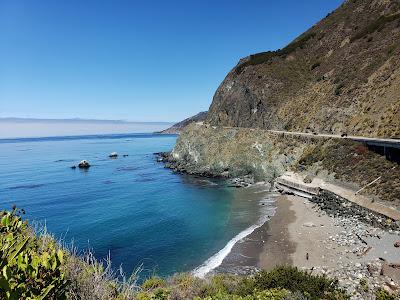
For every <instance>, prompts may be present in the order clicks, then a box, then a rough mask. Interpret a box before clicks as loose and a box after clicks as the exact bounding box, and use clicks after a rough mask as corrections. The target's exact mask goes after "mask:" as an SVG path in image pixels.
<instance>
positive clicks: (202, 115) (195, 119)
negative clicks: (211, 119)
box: [160, 111, 207, 134]
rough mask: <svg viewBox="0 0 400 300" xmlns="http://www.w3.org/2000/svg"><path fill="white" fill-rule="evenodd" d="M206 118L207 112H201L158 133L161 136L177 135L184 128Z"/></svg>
mask: <svg viewBox="0 0 400 300" xmlns="http://www.w3.org/2000/svg"><path fill="white" fill-rule="evenodd" d="M206 118H207V112H206V111H202V112H199V113H198V114H197V115H194V116H193V117H190V118H187V119H185V120H183V121H181V122H179V123H176V124H174V125H173V126H171V127H170V128H167V129H165V130H163V131H161V132H160V133H163V134H179V133H180V132H181V131H182V130H183V129H184V128H185V127H186V126H188V125H189V124H191V123H194V122H203V121H204V120H205V119H206Z"/></svg>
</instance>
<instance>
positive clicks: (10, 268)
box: [0, 207, 67, 300]
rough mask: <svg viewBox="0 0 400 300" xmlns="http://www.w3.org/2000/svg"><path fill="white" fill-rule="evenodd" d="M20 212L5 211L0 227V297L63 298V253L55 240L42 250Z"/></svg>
mask: <svg viewBox="0 0 400 300" xmlns="http://www.w3.org/2000/svg"><path fill="white" fill-rule="evenodd" d="M20 213H21V211H19V210H17V209H16V208H15V207H14V208H13V210H12V211H11V212H6V211H4V212H3V213H2V217H1V224H0V234H1V235H0V257H1V262H0V270H1V273H0V298H1V299H9V300H14V299H38V300H40V299H65V286H66V284H67V282H66V280H65V276H64V272H63V269H62V264H63V260H64V252H63V251H62V250H61V249H57V247H56V243H55V242H54V241H48V243H47V244H46V248H45V249H41V248H40V247H39V246H40V243H39V242H38V238H37V237H36V236H34V235H33V234H32V233H31V232H29V228H28V225H27V222H26V221H22V219H21V216H20Z"/></svg>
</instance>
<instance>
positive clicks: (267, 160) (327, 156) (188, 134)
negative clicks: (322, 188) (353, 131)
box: [169, 123, 400, 206]
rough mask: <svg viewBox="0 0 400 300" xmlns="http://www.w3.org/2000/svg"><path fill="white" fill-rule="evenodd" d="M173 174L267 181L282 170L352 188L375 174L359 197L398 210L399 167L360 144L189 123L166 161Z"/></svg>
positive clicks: (363, 184)
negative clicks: (367, 198)
mask: <svg viewBox="0 0 400 300" xmlns="http://www.w3.org/2000/svg"><path fill="white" fill-rule="evenodd" d="M169 160H170V162H169V163H170V166H171V167H172V168H174V169H176V170H177V171H184V172H188V173H193V174H200V175H207V176H222V177H227V178H229V177H230V178H232V177H238V176H245V175H250V176H252V177H254V178H255V180H256V181H260V180H261V181H271V180H273V179H275V178H276V177H277V176H279V175H281V174H283V173H284V172H286V171H289V170H291V171H296V172H300V173H303V174H304V175H308V176H309V177H315V176H318V177H321V178H324V179H327V180H328V181H331V180H333V181H341V182H346V185H351V186H352V187H353V188H355V189H356V190H357V189H359V188H361V187H363V186H365V185H367V184H368V183H370V182H371V181H373V180H374V179H376V178H378V177H379V176H380V177H381V178H380V181H379V184H376V185H371V186H368V187H367V188H366V189H365V190H363V193H365V194H367V195H373V196H375V197H376V198H378V199H380V200H382V201H384V202H388V203H390V204H394V205H396V206H400V168H398V165H397V164H396V163H394V162H390V161H388V160H386V159H385V157H384V156H381V155H379V154H377V153H375V152H372V151H369V150H368V149H367V148H366V147H365V146H363V145H362V144H361V143H358V142H354V141H350V140H341V139H330V138H321V137H304V136H303V137H302V136H293V135H282V134H277V133H271V132H268V131H266V130H262V129H249V128H223V127H217V126H215V127H214V126H210V125H200V124H195V123H192V124H191V125H189V126H187V127H186V128H185V129H184V130H183V131H182V133H181V135H180V137H179V138H178V140H177V143H176V145H175V148H174V150H173V151H172V153H171V154H170V157H169Z"/></svg>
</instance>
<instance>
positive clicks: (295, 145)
mask: <svg viewBox="0 0 400 300" xmlns="http://www.w3.org/2000/svg"><path fill="white" fill-rule="evenodd" d="M307 143H309V141H308V142H307ZM307 143H305V142H302V139H301V138H298V137H288V138H285V139H282V138H281V136H280V135H277V134H273V133H270V132H267V131H265V130H261V129H245V128H222V127H213V126H208V125H200V124H191V125H189V126H188V127H187V128H186V129H185V130H184V131H183V132H182V133H181V135H180V137H179V138H178V140H177V143H176V145H175V147H174V150H173V151H172V152H171V154H170V155H169V157H168V161H169V165H168V166H169V167H172V168H174V169H175V170H177V171H181V172H182V171H183V172H188V173H192V174H201V175H206V176H219V177H227V178H230V177H238V176H245V175H249V174H251V175H252V176H254V177H255V178H256V180H266V181H270V180H272V179H274V178H275V177H277V176H279V175H281V174H282V173H284V172H285V171H287V170H288V169H290V168H291V167H293V166H294V165H295V164H297V162H298V160H299V159H300V157H301V155H302V154H303V151H304V149H305V148H306V147H307ZM311 143H312V142H311Z"/></svg>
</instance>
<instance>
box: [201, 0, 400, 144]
mask: <svg viewBox="0 0 400 300" xmlns="http://www.w3.org/2000/svg"><path fill="white" fill-rule="evenodd" d="M208 122H209V123H211V124H212V125H223V126H240V127H254V128H255V127H258V128H267V129H279V130H280V129H285V130H290V131H316V132H324V133H342V132H347V133H349V134H355V135H364V136H380V137H399V136H400V1H399V0H348V1H345V2H344V3H343V4H342V5H341V6H340V7H339V8H338V9H337V10H336V11H334V12H332V13H331V14H329V15H328V16H326V18H324V19H323V20H321V21H320V22H318V23H317V24H316V25H315V26H313V27H312V28H310V29H309V30H308V31H307V32H305V33H304V34H302V35H301V36H299V37H298V38H297V39H295V40H294V41H293V42H292V43H290V44H289V45H288V46H286V47H285V48H283V49H280V50H277V51H272V52H264V53H258V54H254V55H250V56H249V57H246V58H243V59H241V60H240V61H239V63H238V65H237V66H235V67H234V68H233V70H232V71H231V72H229V74H228V75H227V77H226V78H225V79H224V81H223V82H222V84H221V85H220V86H219V88H218V90H217V91H216V93H215V96H214V98H213V102H212V104H211V107H210V109H209V114H208Z"/></svg>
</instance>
